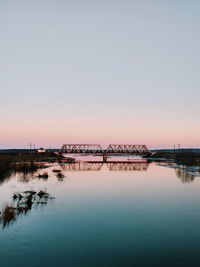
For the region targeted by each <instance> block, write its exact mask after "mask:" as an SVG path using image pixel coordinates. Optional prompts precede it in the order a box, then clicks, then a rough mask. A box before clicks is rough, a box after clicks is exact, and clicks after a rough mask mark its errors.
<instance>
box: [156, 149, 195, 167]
mask: <svg viewBox="0 0 200 267" xmlns="http://www.w3.org/2000/svg"><path fill="white" fill-rule="evenodd" d="M151 158H152V159H153V158H155V159H157V158H161V159H166V160H173V161H175V162H176V163H178V164H184V165H187V166H195V165H200V153H199V152H193V151H192V150H177V151H173V152H165V151H157V152H155V153H154V154H152V156H151Z"/></svg>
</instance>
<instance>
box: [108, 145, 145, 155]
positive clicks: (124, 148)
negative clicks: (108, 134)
mask: <svg viewBox="0 0 200 267" xmlns="http://www.w3.org/2000/svg"><path fill="white" fill-rule="evenodd" d="M106 153H108V154H134V155H145V154H148V153H149V150H148V149H147V147H146V145H133V144H127V145H124V144H119V145H118V144H111V145H109V146H108V148H107V149H106Z"/></svg>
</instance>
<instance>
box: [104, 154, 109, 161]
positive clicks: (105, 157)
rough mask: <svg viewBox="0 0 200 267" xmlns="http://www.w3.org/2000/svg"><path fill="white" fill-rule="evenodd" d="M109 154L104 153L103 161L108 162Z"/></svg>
mask: <svg viewBox="0 0 200 267" xmlns="http://www.w3.org/2000/svg"><path fill="white" fill-rule="evenodd" d="M107 158H108V154H107V153H103V162H107Z"/></svg>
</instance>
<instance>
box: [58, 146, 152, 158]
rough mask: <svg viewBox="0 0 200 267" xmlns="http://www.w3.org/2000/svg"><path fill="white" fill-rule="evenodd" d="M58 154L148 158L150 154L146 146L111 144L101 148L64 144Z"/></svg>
mask: <svg viewBox="0 0 200 267" xmlns="http://www.w3.org/2000/svg"><path fill="white" fill-rule="evenodd" d="M60 153H61V154H62V153H65V154H93V155H103V156H106V155H138V156H143V157H148V156H149V155H150V154H151V153H150V151H149V150H148V148H147V146H146V145H134V144H111V145H109V146H108V147H107V148H102V146H101V145H99V144H64V145H63V146H62V148H61V150H60Z"/></svg>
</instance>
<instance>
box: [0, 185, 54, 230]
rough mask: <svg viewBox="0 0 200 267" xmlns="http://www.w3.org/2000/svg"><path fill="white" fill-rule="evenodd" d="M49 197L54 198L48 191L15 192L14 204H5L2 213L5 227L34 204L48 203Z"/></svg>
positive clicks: (0, 220)
mask: <svg viewBox="0 0 200 267" xmlns="http://www.w3.org/2000/svg"><path fill="white" fill-rule="evenodd" d="M49 199H53V197H51V196H50V195H49V194H48V193H47V192H45V191H42V190H41V191H39V192H38V193H37V192H36V191H33V190H31V191H24V192H22V193H14V195H13V204H12V205H8V204H7V205H5V206H4V207H3V209H2V212H1V213H0V222H1V224H2V227H3V229H4V228H5V227H8V226H9V225H10V224H12V223H13V222H15V221H16V220H17V218H18V217H19V216H20V215H22V214H24V215H26V214H27V213H28V211H30V210H31V209H32V207H33V206H35V207H38V206H39V205H46V204H47V203H48V201H49Z"/></svg>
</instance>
